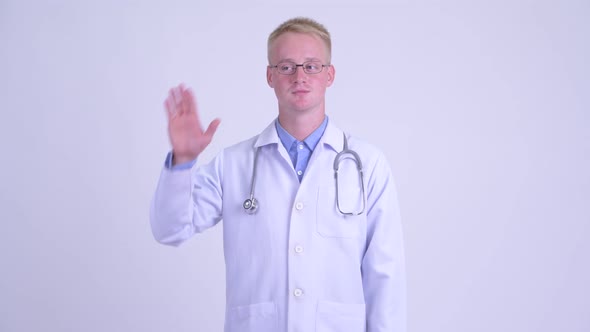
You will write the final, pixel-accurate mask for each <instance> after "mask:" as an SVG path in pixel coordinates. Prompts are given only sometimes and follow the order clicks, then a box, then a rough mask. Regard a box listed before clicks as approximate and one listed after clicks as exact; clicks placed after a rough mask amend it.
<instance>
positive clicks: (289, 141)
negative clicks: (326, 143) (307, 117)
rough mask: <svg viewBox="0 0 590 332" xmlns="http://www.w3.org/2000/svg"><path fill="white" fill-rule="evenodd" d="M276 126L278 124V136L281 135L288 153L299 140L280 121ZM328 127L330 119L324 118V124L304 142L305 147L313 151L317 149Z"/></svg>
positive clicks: (276, 121) (280, 137) (276, 122)
mask: <svg viewBox="0 0 590 332" xmlns="http://www.w3.org/2000/svg"><path fill="white" fill-rule="evenodd" d="M275 124H276V128H277V134H278V135H279V139H280V140H281V143H283V146H284V147H285V149H287V151H289V149H291V147H292V146H293V143H295V142H297V139H296V138H295V137H293V136H292V135H291V134H289V133H288V132H287V131H286V130H285V128H283V126H281V124H280V123H279V120H278V119H277V120H275ZM327 125H328V117H327V116H326V117H324V121H322V123H321V124H320V126H319V127H318V128H316V130H314V131H313V132H312V133H311V134H309V136H307V137H306V138H305V139H304V140H303V143H305V145H307V147H308V148H309V149H310V150H311V151H313V150H314V149H315V147H316V146H317V145H318V143H319V142H320V138H322V135H323V134H324V131H325V130H326V126H327Z"/></svg>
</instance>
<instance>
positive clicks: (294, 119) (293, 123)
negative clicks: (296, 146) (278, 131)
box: [279, 112, 326, 141]
mask: <svg viewBox="0 0 590 332" xmlns="http://www.w3.org/2000/svg"><path fill="white" fill-rule="evenodd" d="M325 117H326V114H325V113H324V112H318V113H300V114H296V115H293V114H292V113H287V112H279V123H280V124H281V126H282V127H283V128H285V130H286V131H287V132H288V133H289V134H291V136H293V137H295V139H297V140H298V141H303V140H304V139H306V138H307V136H309V135H310V134H311V133H312V132H313V131H314V130H316V129H318V128H319V126H320V125H321V124H322V122H323V121H324V118H325Z"/></svg>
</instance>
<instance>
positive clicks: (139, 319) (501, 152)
mask: <svg viewBox="0 0 590 332" xmlns="http://www.w3.org/2000/svg"><path fill="white" fill-rule="evenodd" d="M204 2H205V1H202V0H200V1H160V2H156V1H151V2H149V1H107V2H103V1H96V2H94V3H84V2H82V1H47V2H45V1H16V0H14V1H10V0H8V1H7V0H0V107H1V117H0V119H1V120H0V135H1V136H0V142H1V143H0V144H1V150H0V151H1V157H0V158H1V160H0V165H1V166H0V167H1V172H0V188H1V189H0V204H1V209H0V221H1V224H0V226H1V228H0V269H1V270H0V331H2V332H15V331H89V332H94V331H221V330H222V326H223V312H224V265H223V253H222V243H221V240H222V238H221V232H222V229H221V227H216V228H214V229H212V230H210V231H208V232H206V233H204V234H202V235H197V236H195V237H194V238H193V239H191V240H190V241H188V242H187V243H185V244H184V245H182V246H181V247H179V248H171V247H165V246H162V245H159V244H157V243H156V242H155V241H154V240H153V238H152V235H151V231H150V228H149V221H148V207H149V202H150V199H151V195H152V193H153V190H154V189H155V184H156V181H157V177H158V175H159V171H160V168H161V167H162V164H163V160H164V156H165V154H166V152H167V151H168V149H169V144H168V139H167V133H166V120H165V116H164V113H163V107H162V102H163V100H164V98H165V96H166V94H167V91H168V88H169V87H171V86H173V85H175V84H177V83H180V82H185V83H186V84H187V85H189V86H191V87H193V88H194V90H195V92H196V94H197V98H198V102H199V106H200V111H201V113H202V117H203V118H204V120H205V121H207V123H208V121H210V120H212V119H213V118H214V117H221V118H222V124H221V127H220V128H219V130H218V133H217V135H216V137H215V141H214V142H213V143H212V145H211V146H210V147H209V149H208V150H207V151H206V152H205V153H204V154H203V156H202V157H201V159H200V162H205V161H207V160H209V159H210V158H211V157H212V156H213V155H215V154H216V153H218V152H219V151H220V149H221V148H223V147H225V146H228V145H230V144H233V143H236V142H238V141H240V140H243V139H246V138H249V137H251V136H252V135H255V134H256V133H258V132H259V131H261V130H262V129H263V128H264V127H265V126H266V125H267V124H268V123H270V121H272V119H273V118H274V117H275V116H276V99H275V97H274V93H273V91H272V90H271V89H270V88H268V86H267V85H266V81H265V66H266V64H267V63H266V38H267V36H268V34H269V33H270V32H271V31H272V29H274V28H275V27H276V26H277V25H278V24H280V23H281V22H283V21H284V20H286V19H288V18H291V17H293V16H297V15H306V16H310V17H312V18H315V19H317V20H319V21H320V22H322V23H324V24H325V25H326V26H327V27H328V28H329V30H330V31H331V33H332V35H333V43H334V49H333V63H334V65H335V66H336V70H337V76H336V82H335V84H334V86H333V87H331V88H330V89H329V92H328V96H327V98H328V105H327V109H328V114H329V115H330V117H331V119H332V121H334V122H335V123H336V124H338V125H339V126H340V127H342V128H343V129H345V130H347V131H348V132H351V133H352V134H355V135H357V136H360V137H362V138H363V139H365V140H368V141H370V142H372V143H374V144H375V145H377V146H378V147H380V148H381V149H382V150H383V151H384V152H385V153H386V155H387V157H388V158H389V161H390V163H391V165H392V168H393V169H394V172H395V175H396V179H397V189H398V193H399V197H400V205H401V214H402V218H403V226H404V230H405V239H406V250H407V269H408V314H409V317H408V319H409V331H410V332H432V331H445V332H447V331H448V332H463V331H465V332H472V331H478V332H487V331H489V332H492V331H515V332H516V331H518V332H522V331H531V332H533V331H534V332H554V331H572V332H573V331H576V332H578V331H579V332H582V331H586V332H587V331H590V240H589V239H590V79H589V78H590V65H589V64H590V61H589V60H588V59H590V45H589V44H590V37H589V36H590V2H588V1H573V0H572V1H558V0H555V1H532V0H531V1H491V0H490V1H483V0H482V1H442V0H441V1H390V2H386V1H363V4H362V5H361V4H356V3H353V2H351V1H299V2H297V3H296V4H289V5H286V4H282V3H280V2H263V1H258V2H253V3H248V4H245V3H244V2H240V1H237V0H235V1H233V2H228V1H225V2H224V1H222V2H217V1H216V2H215V3H216V4H214V5H212V4H205V3H204ZM220 226H221V225H220Z"/></svg>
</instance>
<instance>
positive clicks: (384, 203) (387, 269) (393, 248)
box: [361, 154, 406, 332]
mask: <svg viewBox="0 0 590 332" xmlns="http://www.w3.org/2000/svg"><path fill="white" fill-rule="evenodd" d="M367 185H368V188H367V206H368V210H367V242H366V248H365V252H364V256H363V260H362V266H361V268H362V276H363V289H364V295H365V303H366V314H367V332H405V331H406V281H405V258H404V245H403V235H402V225H401V220H400V214H399V206H398V202H397V194H396V190H395V184H394V180H393V176H392V174H391V170H390V168H389V166H388V164H387V162H386V161H385V158H384V156H383V155H381V154H380V155H379V158H378V159H377V162H376V165H375V168H374V169H373V172H372V174H370V176H369V180H368V184H367Z"/></svg>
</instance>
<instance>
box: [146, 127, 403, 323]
mask: <svg viewBox="0 0 590 332" xmlns="http://www.w3.org/2000/svg"><path fill="white" fill-rule="evenodd" d="M347 137H348V136H347ZM348 144H349V148H350V149H352V150H354V151H356V152H357V153H358V154H359V155H360V158H361V160H362V163H363V170H364V183H365V190H366V196H367V204H366V209H365V212H364V213H363V214H362V215H359V216H343V215H342V214H340V213H339V212H338V210H337V207H336V198H335V181H334V170H333V163H334V157H335V156H336V154H337V153H338V152H339V151H341V150H342V148H343V132H342V131H341V130H340V129H338V128H337V127H335V126H334V125H332V124H331V123H330V122H329V123H328V125H327V127H326V130H325V132H324V135H323V136H322V138H321V140H320V142H319V143H318V145H317V146H316V148H315V150H314V152H313V154H312V156H311V157H310V160H309V163H308V166H307V169H306V171H305V174H304V176H303V179H302V181H301V183H299V181H298V178H297V174H296V173H295V170H294V169H293V165H292V163H291V160H290V158H289V155H288V153H287V151H286V150H285V148H284V147H283V145H282V144H281V143H280V140H279V137H278V135H277V132H276V128H275V123H274V122H273V123H271V124H270V125H269V126H268V127H267V128H266V129H265V130H264V131H263V132H262V133H261V134H260V135H258V136H255V137H253V138H251V139H249V140H246V141H244V142H241V143H238V144H236V145H234V146H231V147H229V148H226V149H224V150H223V151H222V152H221V153H220V154H219V155H218V156H217V157H216V158H214V159H213V160H212V161H211V162H210V163H209V164H207V165H204V166H200V167H196V166H195V167H193V168H192V169H191V170H169V169H167V168H164V169H163V170H162V173H161V176H160V180H159V183H158V187H157V190H156V193H155V195H154V199H153V202H152V207H151V213H150V217H151V226H152V231H153V234H154V237H155V238H156V239H157V240H158V241H159V242H161V243H164V244H170V245H178V244H180V243H181V242H183V241H185V240H187V239H188V238H190V237H191V236H192V235H194V234H195V233H200V232H202V231H204V230H206V229H207V228H209V227H212V226H214V225H215V224H217V223H218V222H219V221H220V220H221V219H223V222H224V227H223V239H224V254H225V264H226V274H227V275H226V280H227V283H226V285H227V289H226V315H225V331H226V332H250V331H251V332H277V331H289V332H311V331H317V332H328V331H329V332H363V331H368V332H386V331H387V332H405V331H406V317H405V316H406V303H405V300H406V298H405V264H404V252H403V241H402V229H401V222H400V217H399V209H398V204H397V197H396V191H395V185H394V182H393V178H392V174H391V171H390V168H389V166H388V164H387V162H386V160H385V158H384V156H383V154H382V153H380V152H379V151H377V150H376V149H375V148H374V147H372V146H370V145H368V144H367V143H364V142H362V141H360V140H358V139H356V138H354V137H349V138H348ZM257 148H260V152H259V157H258V165H257V170H256V172H257V178H256V184H255V190H254V191H255V193H254V196H255V197H256V198H257V199H258V201H259V208H258V211H257V213H256V214H254V215H249V214H247V213H246V212H245V211H244V208H243V207H242V203H243V202H244V200H245V199H246V198H248V197H249V195H250V186H251V179H252V168H253V163H254V154H255V151H256V149H257ZM353 166H354V164H353V163H352V162H350V160H345V161H344V162H342V163H341V168H342V170H341V171H340V172H339V179H340V181H339V183H340V184H341V189H342V190H341V191H340V202H341V205H343V206H342V208H343V209H347V210H355V209H356V210H357V211H358V210H359V209H360V207H362V206H361V198H360V191H359V189H358V186H357V185H356V184H358V183H359V181H358V178H359V177H358V173H357V171H356V169H355V168H354V167H353ZM343 191H344V192H343Z"/></svg>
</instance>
